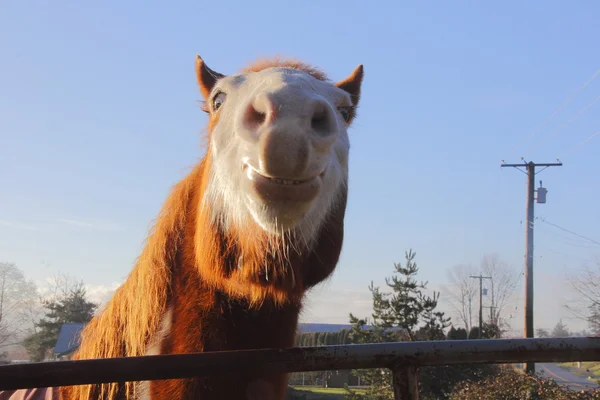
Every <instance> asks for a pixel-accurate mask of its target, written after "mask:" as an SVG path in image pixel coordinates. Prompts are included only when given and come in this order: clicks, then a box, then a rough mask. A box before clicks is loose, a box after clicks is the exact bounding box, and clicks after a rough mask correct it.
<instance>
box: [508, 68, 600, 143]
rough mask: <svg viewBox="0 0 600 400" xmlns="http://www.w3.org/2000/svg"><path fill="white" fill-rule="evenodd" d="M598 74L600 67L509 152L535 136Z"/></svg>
mask: <svg viewBox="0 0 600 400" xmlns="http://www.w3.org/2000/svg"><path fill="white" fill-rule="evenodd" d="M598 75H600V69H599V70H597V71H596V72H594V74H593V75H592V77H591V78H590V79H588V80H587V82H585V83H584V84H583V85H581V86H580V87H579V89H577V90H576V91H575V93H573V94H572V95H571V96H570V97H569V98H567V100H566V101H565V102H564V103H563V104H561V105H560V106H559V107H558V108H557V109H556V110H554V112H553V113H552V114H550V116H549V117H548V118H546V120H545V121H544V122H542V123H541V124H540V125H539V126H538V127H537V128H535V129H534V130H533V131H532V132H531V133H530V134H529V136H527V137H525V139H523V140H522V141H521V142H519V144H517V146H515V148H514V149H512V151H511V152H510V154H512V153H514V152H515V151H517V149H518V148H519V147H521V145H522V144H523V143H525V142H526V141H527V140H528V139H530V138H532V137H533V136H535V134H536V133H537V132H538V131H539V130H540V129H541V128H542V126H544V125H546V123H548V121H550V120H551V119H552V118H553V117H554V116H555V115H556V114H558V112H560V111H561V110H562V109H563V108H564V107H565V106H567V104H569V103H570V102H571V101H572V100H573V99H574V98H575V96H577V94H579V92H581V91H582V90H583V89H585V87H586V86H587V85H589V84H590V82H592V81H593V80H594V78H596V76H598Z"/></svg>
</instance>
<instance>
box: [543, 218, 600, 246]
mask: <svg viewBox="0 0 600 400" xmlns="http://www.w3.org/2000/svg"><path fill="white" fill-rule="evenodd" d="M536 219H539V220H540V221H542V222H543V223H545V224H548V225H552V226H554V227H555V228H558V229H560V230H562V231H565V232H567V233H570V234H571V235H575V236H578V237H580V238H582V239H585V240H589V241H590V242H592V243H594V244H597V245H598V246H600V242H597V241H595V240H594V239H590V238H589V237H585V236H583V235H580V234H578V233H575V232H573V231H570V230H568V229H566V228H563V227H562V226H558V225H556V224H553V223H552V222H548V221H546V219H542V218H537V217H536Z"/></svg>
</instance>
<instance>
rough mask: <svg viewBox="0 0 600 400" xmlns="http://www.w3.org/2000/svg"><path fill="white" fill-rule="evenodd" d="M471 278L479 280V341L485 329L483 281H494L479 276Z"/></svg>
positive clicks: (487, 277) (488, 277)
mask: <svg viewBox="0 0 600 400" xmlns="http://www.w3.org/2000/svg"><path fill="white" fill-rule="evenodd" d="M469 278H476V279H479V339H481V331H482V329H483V280H484V279H492V277H491V276H483V275H481V274H479V276H473V275H471V276H469Z"/></svg>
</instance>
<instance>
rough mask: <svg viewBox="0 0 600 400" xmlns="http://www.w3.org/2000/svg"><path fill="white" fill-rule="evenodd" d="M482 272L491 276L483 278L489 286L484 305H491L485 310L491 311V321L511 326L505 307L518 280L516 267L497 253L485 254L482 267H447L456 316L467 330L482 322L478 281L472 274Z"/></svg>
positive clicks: (452, 303) (486, 313)
mask: <svg viewBox="0 0 600 400" xmlns="http://www.w3.org/2000/svg"><path fill="white" fill-rule="evenodd" d="M480 273H481V274H483V275H484V276H489V277H491V279H488V280H485V282H484V284H485V285H486V286H487V287H488V288H489V290H488V291H487V294H486V295H485V297H484V305H485V304H486V303H487V306H486V307H491V310H490V313H488V312H487V311H486V312H485V315H486V316H487V315H491V317H492V322H494V323H496V324H497V325H498V326H500V327H507V326H508V324H507V322H506V319H505V318H504V317H503V316H504V314H503V311H504V310H505V309H506V306H507V305H508V304H509V303H510V301H511V299H512V296H513V294H514V292H515V288H516V286H517V284H518V282H519V274H518V273H517V271H516V270H515V269H514V268H512V267H511V266H510V265H509V264H507V263H506V262H504V261H502V260H501V259H500V257H499V256H498V255H497V254H489V255H486V256H484V257H483V258H482V260H481V263H480V268H476V267H474V266H473V265H471V264H466V265H465V264H459V265H455V266H453V267H452V268H451V269H450V270H449V271H448V280H449V282H450V288H447V290H446V291H447V294H448V297H449V299H450V301H449V302H450V304H451V305H452V308H454V311H455V314H456V316H457V317H458V319H460V320H461V321H462V323H463V324H464V326H465V328H466V329H467V332H470V331H471V328H472V327H473V326H474V325H473V322H474V321H475V325H478V323H479V317H478V315H479V282H478V280H477V279H473V278H471V276H476V275H479V274H480Z"/></svg>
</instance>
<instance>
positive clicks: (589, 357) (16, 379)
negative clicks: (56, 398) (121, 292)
mask: <svg viewBox="0 0 600 400" xmlns="http://www.w3.org/2000/svg"><path fill="white" fill-rule="evenodd" d="M566 361H600V338H594V337H577V338H564V339H486V340H443V341H431V342H394V343H377V344H360V345H358V344H357V345H343V346H319V347H301V348H291V349H265V350H242V351H222V352H207V353H195V354H169V355H156V356H142V357H126V358H106V359H92V360H77V361H52V362H41V363H30V364H16V365H3V366H0V390H13V389H21V388H36V387H50V386H70V385H82V384H93V383H109V382H124V381H144V380H161V379H178V378H193V377H197V376H214V375H224V374H228V375H236V374H243V375H246V376H247V375H248V374H250V375H252V376H257V377H260V376H262V375H267V374H272V373H278V372H279V373H282V372H285V373H287V372H306V371H325V370H340V369H341V370H344V369H345V370H347V369H370V368H389V369H391V370H392V372H393V384H394V393H395V398H396V399H403V400H407V399H410V400H416V399H418V396H419V395H418V378H417V373H416V372H417V370H418V368H419V367H423V366H433V365H453V364H513V363H521V362H566Z"/></svg>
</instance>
